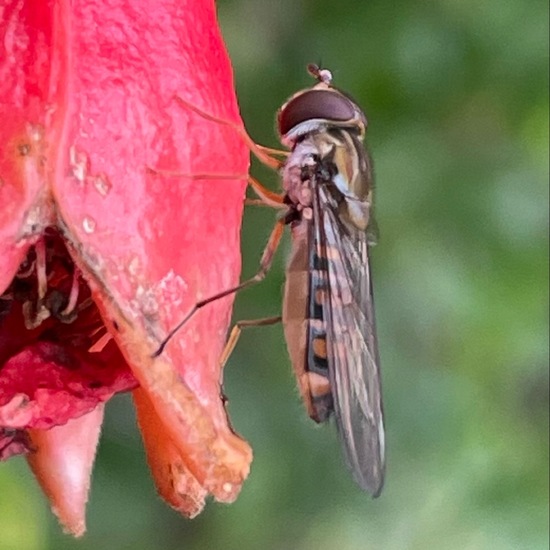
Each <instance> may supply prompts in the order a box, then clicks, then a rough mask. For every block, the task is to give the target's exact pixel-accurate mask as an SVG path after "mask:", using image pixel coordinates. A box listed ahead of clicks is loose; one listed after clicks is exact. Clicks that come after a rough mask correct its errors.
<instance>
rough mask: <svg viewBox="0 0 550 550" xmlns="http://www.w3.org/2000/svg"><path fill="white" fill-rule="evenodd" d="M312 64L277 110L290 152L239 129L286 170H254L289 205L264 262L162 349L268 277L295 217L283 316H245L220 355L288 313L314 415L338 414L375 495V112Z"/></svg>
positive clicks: (378, 472)
mask: <svg viewBox="0 0 550 550" xmlns="http://www.w3.org/2000/svg"><path fill="white" fill-rule="evenodd" d="M308 70H309V72H310V73H311V74H312V75H313V76H314V77H315V78H316V80H317V83H316V84H315V85H314V86H313V87H311V88H308V89H305V90H302V91H300V92H298V93H296V94H295V95H293V96H292V97H291V98H290V99H289V100H288V101H287V102H286V103H285V104H284V105H283V106H282V107H281V108H280V109H279V111H278V115H277V127H278V132H279V137H280V140H281V142H282V143H283V145H285V146H287V147H288V148H289V149H290V152H274V151H272V150H269V149H267V148H263V147H261V146H258V145H256V144H254V143H253V142H252V140H251V139H250V138H249V137H248V135H247V134H245V133H244V132H243V131H242V129H241V128H236V129H237V130H239V132H240V133H241V135H242V136H243V137H244V139H245V140H246V141H247V143H248V145H249V146H250V148H251V150H252V151H253V152H254V153H255V154H256V155H257V156H258V157H259V158H260V160H262V161H264V162H265V163H266V164H268V165H270V166H271V167H275V168H278V169H279V171H280V174H281V177H282V187H283V191H284V193H283V194H282V195H277V194H275V193H273V192H271V191H269V190H267V189H265V188H264V187H263V186H262V185H261V184H260V183H258V182H257V181H256V180H254V179H253V178H250V184H251V186H252V188H253V189H254V191H255V192H256V194H257V195H258V196H259V197H260V199H261V201H263V202H264V203H266V204H267V205H269V206H273V207H275V208H280V209H281V210H282V215H281V216H279V218H278V221H277V223H276V225H275V228H274V229H273V231H272V233H271V236H270V238H269V241H268V244H267V246H266V248H265V250H264V253H263V256H262V260H261V264H260V270H259V271H258V273H257V274H256V275H255V276H254V277H252V278H251V279H249V280H247V281H245V282H243V283H241V284H240V285H238V286H237V287H235V288H232V289H228V290H226V291H223V292H220V293H219V294H217V295H215V296H211V297H210V298H208V299H206V300H202V301H201V302H198V303H197V304H196V305H195V307H194V308H193V309H192V310H191V311H190V312H189V313H188V314H187V316H186V317H185V318H184V319H183V320H182V321H181V322H180V323H179V324H178V326H176V327H175V328H174V329H173V330H172V331H170V333H169V334H168V336H167V337H166V338H165V340H164V341H163V343H162V344H161V346H160V347H159V348H158V350H157V351H156V353H155V356H157V355H159V354H160V353H162V351H163V349H164V347H165V346H166V344H167V343H168V341H169V340H170V338H171V337H172V336H173V335H174V334H175V333H176V332H177V331H178V330H179V329H180V328H181V326H183V325H184V324H185V323H186V322H187V321H188V320H189V318H190V317H191V316H192V315H194V313H195V312H196V311H197V310H198V309H200V308H201V307H203V306H204V305H206V304H208V303H210V302H212V301H213V300H216V299H219V298H222V297H224V296H227V295H228V294H231V293H233V292H236V291H238V290H242V289H243V288H246V287H248V286H251V285H252V284H255V283H257V282H259V281H261V280H262V279H263V278H264V277H265V275H266V273H267V271H268V270H269V268H270V266H271V263H272V259H273V256H274V253H275V251H276V249H277V247H278V244H279V242H280V239H281V236H282V233H283V230H284V227H285V226H286V225H289V226H290V230H291V236H292V251H291V254H290V259H289V262H288V266H287V273H286V283H285V291H284V302H283V311H282V317H277V318H270V319H264V320H260V321H257V322H254V321H245V322H241V323H237V325H236V326H235V327H234V329H233V332H232V333H231V336H230V338H229V341H228V344H227V346H226V349H225V351H224V354H223V358H222V360H221V361H222V364H223V363H225V361H226V360H227V358H228V356H229V354H230V353H231V351H232V350H233V348H234V346H235V344H236V341H237V339H238V336H239V334H240V329H241V327H243V326H250V325H258V324H270V323H272V322H277V321H280V320H282V322H283V327H284V333H285V338H286V342H287V347H288V351H289V355H290V358H291V361H292V365H293V368H294V370H295V373H296V376H297V379H298V385H299V389H300V393H301V396H302V398H303V400H304V402H305V405H306V408H307V411H308V414H309V416H310V417H311V418H312V419H313V420H315V421H316V422H324V421H325V420H327V419H328V418H329V416H330V415H331V413H334V416H335V418H336V425H337V429H338V432H339V435H340V439H341V441H342V444H343V447H344V451H345V455H346V458H347V462H348V465H349V467H350V469H351V471H352V474H353V477H354V478H355V480H356V482H357V483H358V484H359V486H360V487H361V488H363V489H364V490H366V491H368V492H369V493H371V494H372V495H373V496H375V497H376V496H378V495H379V494H380V492H381V490H382V485H383V481H384V461H385V459H384V421H383V411H382V398H381V389H380V367H379V364H380V361H379V356H378V345H377V340H376V328H375V321H374V302H373V290H372V281H371V273H370V265H369V255H370V253H369V250H370V245H371V244H373V240H372V237H371V235H372V233H373V227H374V225H373V219H372V200H373V178H372V167H371V161H370V158H369V156H368V154H367V153H366V151H365V149H364V148H363V139H364V136H365V132H366V128H367V119H366V117H365V115H364V113H363V112H362V111H361V109H360V108H359V107H358V105H357V104H356V103H355V101H354V100H353V99H351V98H350V97H349V96H348V95H347V94H345V93H343V92H341V91H340V90H338V89H337V88H335V87H333V86H332V74H331V73H330V71H328V70H326V69H321V68H319V67H318V66H316V65H310V66H309V67H308ZM181 101H182V103H184V104H186V103H185V102H184V101H183V100H181ZM186 105H187V104H186ZM188 106H189V107H191V108H192V109H193V110H195V111H197V109H196V108H195V107H193V106H191V105H188ZM199 114H203V115H204V116H207V117H208V118H210V119H212V120H215V119H214V118H213V117H211V116H209V115H206V114H205V113H199ZM219 122H222V123H225V124H229V125H232V124H231V123H228V122H225V121H219ZM232 126H233V125H232ZM277 153H280V154H283V155H284V157H285V158H284V160H283V161H279V160H275V158H274V157H273V156H272V155H273V154H277Z"/></svg>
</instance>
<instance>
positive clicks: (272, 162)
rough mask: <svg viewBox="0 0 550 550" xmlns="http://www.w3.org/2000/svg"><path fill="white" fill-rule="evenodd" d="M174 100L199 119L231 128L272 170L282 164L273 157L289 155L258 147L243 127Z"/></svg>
mask: <svg viewBox="0 0 550 550" xmlns="http://www.w3.org/2000/svg"><path fill="white" fill-rule="evenodd" d="M174 99H175V100H176V101H177V102H178V103H180V104H181V105H183V106H185V107H187V108H188V109H191V110H192V111H193V112H194V113H197V114H198V115H200V116H201V117H203V118H205V119H206V120H211V121H212V122H217V123H219V124H223V125H224V126H228V127H229V128H232V129H233V130H235V132H237V134H239V136H240V137H241V139H242V140H243V141H244V142H245V143H246V145H247V147H248V148H249V149H250V151H251V152H252V153H253V154H254V155H255V156H256V157H257V158H258V160H259V161H260V162H262V163H263V164H265V165H266V166H269V167H270V168H273V169H274V170H279V168H281V166H282V165H283V164H284V163H283V161H281V160H278V159H277V158H275V157H283V158H286V157H287V156H288V155H289V153H288V151H282V150H279V149H271V148H269V147H264V146H263V145H258V144H257V143H256V142H255V141H254V140H253V139H252V138H251V137H250V136H249V135H248V132H247V131H246V129H245V128H244V126H240V125H238V124H236V123H234V122H231V121H230V120H226V119H224V118H219V117H216V116H214V115H211V114H209V113H207V112H205V111H203V110H201V109H199V108H198V107H196V106H195V105H193V104H192V103H189V102H188V101H185V99H183V98H181V97H180V96H174Z"/></svg>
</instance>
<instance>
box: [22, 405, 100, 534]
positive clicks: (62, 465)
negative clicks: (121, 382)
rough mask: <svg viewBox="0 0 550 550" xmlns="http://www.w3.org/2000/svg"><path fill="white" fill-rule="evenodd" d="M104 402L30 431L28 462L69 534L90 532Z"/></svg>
mask: <svg viewBox="0 0 550 550" xmlns="http://www.w3.org/2000/svg"><path fill="white" fill-rule="evenodd" d="M103 409H104V406H103V405H98V406H97V407H96V408H95V409H94V410H93V411H91V412H90V413H88V414H86V415H84V416H81V417H80V418H75V419H74V420H70V421H69V422H67V424H64V425H63V426H56V427H54V428H51V429H49V430H29V438H30V442H31V448H32V449H33V451H32V452H31V453H29V454H28V455H27V460H28V463H29V465H30V467H31V469H32V471H33V473H34V475H35V476H36V478H37V480H38V482H39V483H40V486H41V487H42V490H43V491H44V493H45V494H46V496H47V497H48V499H49V501H50V504H51V507H52V510H53V512H54V513H55V515H56V516H57V518H58V519H59V522H60V523H61V525H62V526H63V530H64V531H65V532H67V533H70V534H72V535H74V536H75V537H79V536H81V535H83V534H84V532H85V531H86V520H85V517H86V503H87V501H88V490H89V488H90V476H91V473H92V467H93V462H94V458H95V452H96V447H97V443H98V440H99V434H100V431H101V423H102V421H103Z"/></svg>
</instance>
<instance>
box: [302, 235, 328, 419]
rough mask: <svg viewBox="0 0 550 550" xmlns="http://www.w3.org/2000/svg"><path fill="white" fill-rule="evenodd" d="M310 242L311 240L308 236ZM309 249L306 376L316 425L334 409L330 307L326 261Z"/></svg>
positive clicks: (313, 247)
mask: <svg viewBox="0 0 550 550" xmlns="http://www.w3.org/2000/svg"><path fill="white" fill-rule="evenodd" d="M310 238H313V236H312V235H311V236H310ZM319 252H320V250H319V249H318V248H317V247H316V246H315V245H313V246H310V250H309V264H310V265H309V285H308V286H309V292H308V310H307V316H308V338H307V352H306V357H307V359H306V370H307V372H308V378H309V385H310V393H311V404H312V410H313V412H314V415H312V418H313V419H314V420H316V421H317V422H323V421H325V420H326V419H327V418H328V417H329V415H330V413H331V412H332V411H333V409H334V405H333V400H332V393H331V388H330V380H329V371H328V356H327V330H326V322H327V319H326V312H327V308H328V307H329V288H328V273H327V265H328V264H327V261H328V260H327V258H326V257H323V256H321V255H320V254H319Z"/></svg>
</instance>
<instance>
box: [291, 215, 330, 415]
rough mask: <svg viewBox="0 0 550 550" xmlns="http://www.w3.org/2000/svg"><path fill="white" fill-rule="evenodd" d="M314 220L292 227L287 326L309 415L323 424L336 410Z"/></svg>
mask: <svg viewBox="0 0 550 550" xmlns="http://www.w3.org/2000/svg"><path fill="white" fill-rule="evenodd" d="M311 223H312V222H311V221H309V220H304V219H302V220H300V221H299V222H296V223H294V224H293V225H292V252H291V255H290V259H289V263H288V266H287V273H286V283H285V296H284V301H283V327H284V331H285V338H286V342H287V347H288V351H289V355H290V358H291V361H292V366H293V368H294V371H295V373H296V377H297V379H298V387H299V389H300V394H301V396H302V399H303V400H304V402H305V404H306V408H307V410H308V414H309V416H310V417H311V418H312V419H313V420H315V421H316V422H323V421H324V420H326V419H327V418H328V416H329V415H330V413H331V412H332V410H333V402H332V394H331V390H330V382H329V374H328V361H327V343H326V328H325V319H324V314H323V309H324V307H325V304H326V300H327V299H328V296H327V273H326V259H322V258H319V256H318V254H317V252H316V251H315V247H314V246H312V242H311V239H312V234H311V233H312V232H311Z"/></svg>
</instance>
